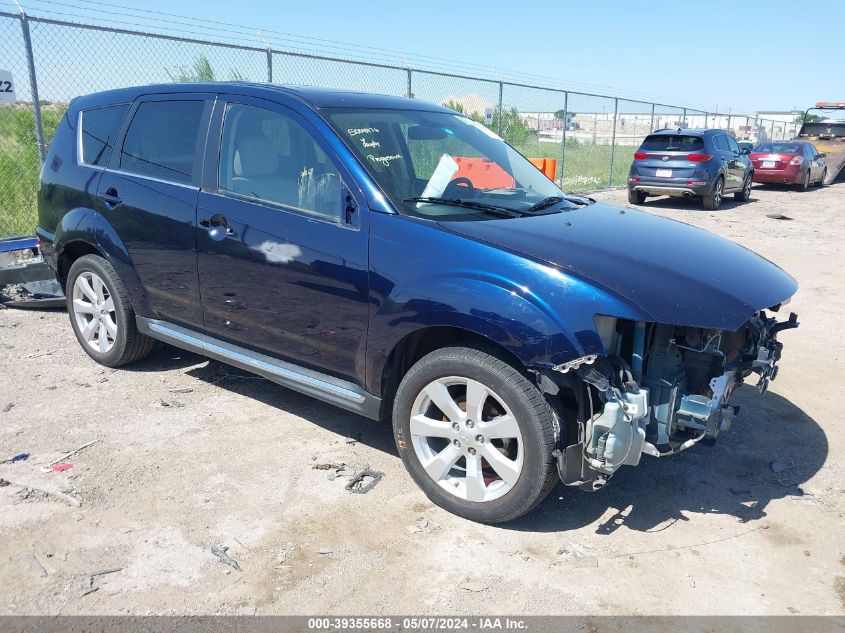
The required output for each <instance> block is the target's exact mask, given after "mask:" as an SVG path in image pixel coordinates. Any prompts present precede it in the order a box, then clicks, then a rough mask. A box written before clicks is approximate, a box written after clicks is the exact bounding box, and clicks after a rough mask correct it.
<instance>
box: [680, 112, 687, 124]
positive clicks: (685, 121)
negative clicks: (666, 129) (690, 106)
mask: <svg viewBox="0 0 845 633" xmlns="http://www.w3.org/2000/svg"><path fill="white" fill-rule="evenodd" d="M681 120H682V121H683V122H684V125H686V124H687V109H686V108H684V118H683V119H681Z"/></svg>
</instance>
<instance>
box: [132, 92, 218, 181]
mask: <svg viewBox="0 0 845 633" xmlns="http://www.w3.org/2000/svg"><path fill="white" fill-rule="evenodd" d="M204 109H205V101H200V100H197V101H188V100H185V101H146V102H144V103H142V104H141V105H140V106H138V109H137V110H136V111H135V116H134V117H132V123H130V124H129V129H128V130H127V132H126V138H125V140H124V141H123V148H122V150H121V153H120V168H121V169H122V170H124V171H128V172H132V173H135V174H140V175H142V176H150V177H153V178H160V179H162V180H168V181H171V182H177V183H190V182H191V179H192V177H193V167H194V161H195V159H196V151H197V138H198V135H199V126H200V121H201V120H202V115H203V111H204Z"/></svg>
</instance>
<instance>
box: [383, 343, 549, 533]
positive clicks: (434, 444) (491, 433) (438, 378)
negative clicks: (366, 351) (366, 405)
mask: <svg viewBox="0 0 845 633" xmlns="http://www.w3.org/2000/svg"><path fill="white" fill-rule="evenodd" d="M393 432H394V435H395V437H396V447H397V449H398V450H399V454H400V455H401V457H402V461H403V463H404V464H405V467H406V468H407V469H408V472H409V473H410V475H411V477H412V478H413V479H414V481H415V482H416V483H417V485H418V486H419V487H420V488H422V490H423V492H425V494H426V495H427V496H428V498H429V499H431V501H433V502H434V503H436V504H437V505H439V506H440V507H442V508H444V509H446V510H448V511H449V512H452V513H454V514H457V515H459V516H462V517H464V518H466V519H470V520H472V521H478V522H481V523H502V522H504V521H510V520H513V519H516V518H518V517H520V516H522V515H523V514H526V513H527V512H529V511H530V510H532V509H533V508H534V507H535V506H536V505H537V504H538V503H540V501H542V500H543V498H544V497H545V496H546V495H547V494H548V493H549V491H550V490H551V489H552V488H553V487H554V484H555V481H556V478H557V471H556V469H555V461H554V457H553V456H552V452H553V451H554V449H555V445H556V442H557V431H556V424H555V418H554V415H553V413H552V411H551V409H550V407H549V405H548V403H547V402H546V400H545V398H544V397H543V395H542V394H541V393H540V392H539V391H538V390H537V388H536V387H535V386H534V385H533V384H532V383H531V382H530V381H529V380H528V379H527V378H526V377H525V376H523V375H522V374H521V373H519V372H518V371H517V370H516V369H514V368H513V367H512V366H511V365H509V364H507V363H505V362H503V361H502V360H499V359H498V358H496V357H494V356H492V355H490V354H488V353H485V352H482V351H480V350H476V349H471V348H466V347H448V348H444V349H440V350H437V351H434V352H432V353H430V354H428V355H427V356H425V357H423V358H422V359H421V360H420V361H419V362H417V363H416V364H415V365H414V366H413V367H412V368H411V369H410V370H409V371H408V373H407V374H406V375H405V377H404V378H403V380H402V383H401V384H400V385H399V389H398V391H397V393H396V399H395V401H394V406H393Z"/></svg>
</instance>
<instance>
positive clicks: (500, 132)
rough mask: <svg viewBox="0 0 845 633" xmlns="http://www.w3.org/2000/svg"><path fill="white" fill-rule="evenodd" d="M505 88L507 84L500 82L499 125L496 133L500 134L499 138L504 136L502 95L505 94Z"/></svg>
mask: <svg viewBox="0 0 845 633" xmlns="http://www.w3.org/2000/svg"><path fill="white" fill-rule="evenodd" d="M504 86H505V84H504V83H502V82H501V81H500V82H499V124H498V126H497V127H498V130H497V132H496V134H498V135H499V136H501V135H502V93H503V92H504Z"/></svg>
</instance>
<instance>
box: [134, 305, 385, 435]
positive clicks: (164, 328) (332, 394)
mask: <svg viewBox="0 0 845 633" xmlns="http://www.w3.org/2000/svg"><path fill="white" fill-rule="evenodd" d="M135 320H136V323H137V324H138V329H139V330H140V331H141V332H143V333H144V334H146V335H147V336H150V337H152V338H154V339H157V340H159V341H163V342H165V343H169V344H170V345H175V346H176V347H180V348H182V349H185V350H188V351H191V352H196V353H197V354H202V355H203V356H208V357H210V358H214V359H215V360H219V361H221V362H224V363H227V364H229V365H234V366H235V367H239V368H241V369H244V370H246V371H250V372H252V373H254V374H258V375H259V376H263V377H264V378H267V379H268V380H272V381H273V382H275V383H278V384H280V385H282V386H284V387H288V388H289V389H293V390H294V391H299V392H300V393H304V394H305V395H307V396H311V397H314V398H317V399H318V400H323V401H324V402H328V403H329V404H333V405H335V406H338V407H341V408H342V409H346V410H347V411H352V412H353V413H357V414H359V415H363V416H365V417H368V418H371V419H373V420H377V419H379V410H380V409H381V398H378V397H376V396H374V395H372V394H370V393H367V392H366V391H364V390H363V389H361V388H360V387H358V386H357V385H354V384H353V383H350V382H347V381H345V380H340V379H338V378H335V377H333V376H328V375H326V374H322V373H320V372H317V371H313V370H311V369H306V368H304V367H300V366H298V365H294V364H293V363H288V362H285V361H282V360H279V359H277V358H273V357H271V356H267V355H266V354H261V353H259V352H254V351H252V350H250V349H246V348H244V347H239V346H237V345H233V344H231V343H227V342H225V341H221V340H219V339H216V338H213V337H211V336H208V335H207V334H201V333H199V332H195V331H193V330H189V329H188V328H184V327H181V326H178V325H174V324H172V323H168V322H166V321H160V320H157V319H148V318H145V317H142V316H136V317H135Z"/></svg>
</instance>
